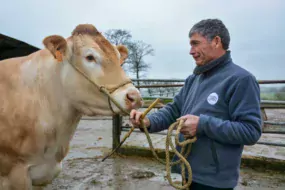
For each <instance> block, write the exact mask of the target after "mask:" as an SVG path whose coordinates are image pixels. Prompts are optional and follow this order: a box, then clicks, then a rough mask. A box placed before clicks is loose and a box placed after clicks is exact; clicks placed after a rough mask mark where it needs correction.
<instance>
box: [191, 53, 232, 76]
mask: <svg viewBox="0 0 285 190" xmlns="http://www.w3.org/2000/svg"><path fill="white" fill-rule="evenodd" d="M230 60H231V52H230V51H226V53H225V54H224V55H222V56H221V57H219V58H217V59H215V60H213V61H210V62H209V63H207V64H205V65H202V66H196V67H195V69H194V71H193V73H194V74H196V75H200V74H202V73H205V72H208V71H210V70H211V69H213V68H215V67H217V66H221V65H224V64H226V63H228V62H229V61H230Z"/></svg>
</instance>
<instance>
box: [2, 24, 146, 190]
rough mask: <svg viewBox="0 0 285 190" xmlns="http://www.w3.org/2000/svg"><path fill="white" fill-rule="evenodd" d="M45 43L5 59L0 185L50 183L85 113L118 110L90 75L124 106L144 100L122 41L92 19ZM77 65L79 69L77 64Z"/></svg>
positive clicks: (22, 188) (18, 187) (18, 188)
mask: <svg viewBox="0 0 285 190" xmlns="http://www.w3.org/2000/svg"><path fill="white" fill-rule="evenodd" d="M43 44H44V46H45V49H42V50H39V51H37V52H35V53H33V54H31V55H29V56H26V57H18V58H12V59H7V60H4V61H1V62H0V189H1V190H2V189H5V190H6V189H8V190H27V189H32V188H33V187H32V186H34V188H39V187H35V186H42V185H45V184H48V183H50V182H51V181H52V179H53V178H54V177H56V176H57V175H58V174H59V172H60V170H61V161H62V160H63V159H64V157H65V156H66V154H67V153H68V146H69V142H70V140H71V138H72V137H73V134H74V131H75V130H76V127H77V125H78V122H79V120H80V118H81V117H82V115H89V116H94V115H112V114H113V112H116V113H120V110H119V109H118V108H117V107H116V106H115V105H114V104H113V103H111V104H109V103H110V102H109V101H108V98H107V96H106V95H105V94H103V93H102V92H100V89H99V88H98V87H96V86H94V85H93V84H92V82H90V81H89V80H87V78H85V77H84V75H82V73H80V72H78V71H77V70H76V69H75V68H78V69H79V70H80V71H82V72H83V73H84V74H85V76H87V77H88V79H90V80H92V81H93V82H95V83H96V84H98V85H103V86H105V87H106V88H107V89H110V90H111V89H112V91H113V92H112V94H111V95H112V97H114V98H115V99H116V100H117V101H118V102H119V104H120V105H121V106H122V107H123V108H124V109H126V110H131V109H136V108H139V107H140V106H141V104H142V102H141V96H140V93H139V91H138V90H137V89H136V88H135V87H134V86H133V84H132V83H130V80H129V78H128V77H127V76H126V75H125V73H124V71H123V69H122V68H121V64H122V63H123V62H124V60H125V59H126V58H127V56H128V50H127V48H126V47H124V46H113V45H111V44H110V43H109V42H108V41H107V40H106V39H105V38H104V37H103V35H101V34H100V33H99V32H98V31H97V29H96V28H95V27H94V26H92V25H78V26H77V27H76V28H75V29H74V31H73V32H72V36H70V37H69V38H67V39H64V38H63V37H61V36H57V35H53V36H49V37H46V38H45V39H44V40H43ZM72 64H74V65H75V66H76V67H73V65H72Z"/></svg>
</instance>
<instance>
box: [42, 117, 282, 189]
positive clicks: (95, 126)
mask: <svg viewBox="0 0 285 190" xmlns="http://www.w3.org/2000/svg"><path fill="white" fill-rule="evenodd" d="M125 133H126V132H122V135H121V137H123V136H124V134H125ZM151 138H152V139H153V142H154V146H155V147H156V148H164V139H165V136H164V135H158V134H152V135H151ZM262 141H270V142H282V141H283V142H285V135H268V134H264V135H263V136H262ZM125 144H126V145H132V146H139V147H148V143H147V141H146V138H145V135H144V134H143V133H133V134H132V135H131V136H130V138H129V139H128V140H127V141H126V143H125ZM70 147H71V148H70V152H69V154H68V156H67V158H66V159H65V160H64V162H63V171H62V173H61V174H60V175H59V176H58V178H56V179H55V180H54V181H53V183H52V184H51V185H49V186H48V187H47V188H46V189H47V190H51V189H71V190H85V189H104V190H105V189H106V190H107V189H110V190H111V189H115V190H132V189H134V190H142V189H147V190H148V189H153V190H156V189H162V190H164V189H165V190H172V189H174V188H173V187H171V186H170V185H169V184H168V181H167V180H166V179H165V177H164V176H165V166H163V165H161V164H159V163H158V162H157V161H155V160H154V159H151V158H142V157H136V156H131V157H126V156H122V155H120V156H119V155H118V156H115V157H112V158H109V159H107V160H105V161H104V162H102V161H101V160H102V158H103V157H104V155H106V154H107V153H108V152H109V151H110V150H111V147H112V121H111V120H108V119H104V120H81V122H80V124H79V127H78V129H77V131H76V133H75V136H74V138H73V140H72V142H71V146H70ZM244 155H253V156H255V155H256V156H263V157H268V158H278V159H279V160H285V147H274V146H266V145H254V146H251V147H245V151H244ZM190 164H191V163H190ZM138 174H139V175H138ZM240 174H241V176H240V180H239V185H238V187H237V188H236V189H238V190H243V189H244V190H250V189H259V190H265V189H278V190H279V189H280V190H281V189H283V190H284V189H285V173H282V172H281V173H280V172H276V171H269V170H257V169H251V168H242V169H241V172H240ZM144 175H146V176H144ZM172 178H173V180H174V181H177V182H178V181H180V180H181V177H180V176H179V175H177V174H176V175H174V174H173V175H172Z"/></svg>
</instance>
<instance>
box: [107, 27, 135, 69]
mask: <svg viewBox="0 0 285 190" xmlns="http://www.w3.org/2000/svg"><path fill="white" fill-rule="evenodd" d="M104 36H105V37H106V39H107V40H109V41H110V43H112V44H114V45H125V46H126V47H127V48H128V50H129V54H130V52H131V50H130V47H129V44H130V43H131V40H132V35H131V33H130V32H129V31H127V30H123V29H110V30H107V31H106V32H105V33H104ZM130 63H131V61H130V58H129V56H128V58H127V59H126V60H125V62H124V64H123V66H122V67H123V69H124V70H125V71H126V72H127V70H128V69H127V68H128V64H130Z"/></svg>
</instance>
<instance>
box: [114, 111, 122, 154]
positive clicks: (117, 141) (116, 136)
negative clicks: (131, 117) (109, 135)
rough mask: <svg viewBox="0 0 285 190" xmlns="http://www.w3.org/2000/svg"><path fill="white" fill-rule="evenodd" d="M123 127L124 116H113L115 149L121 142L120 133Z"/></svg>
mask: <svg viewBox="0 0 285 190" xmlns="http://www.w3.org/2000/svg"><path fill="white" fill-rule="evenodd" d="M121 127H122V117H121V116H120V115H118V114H117V115H114V116H113V147H112V148H113V150H114V149H115V148H116V147H117V146H118V145H119V144H120V135H121Z"/></svg>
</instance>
